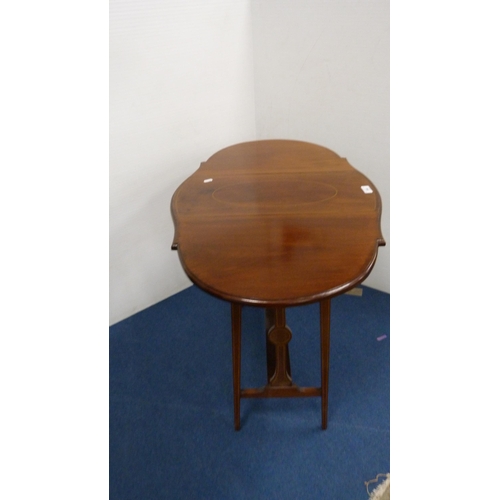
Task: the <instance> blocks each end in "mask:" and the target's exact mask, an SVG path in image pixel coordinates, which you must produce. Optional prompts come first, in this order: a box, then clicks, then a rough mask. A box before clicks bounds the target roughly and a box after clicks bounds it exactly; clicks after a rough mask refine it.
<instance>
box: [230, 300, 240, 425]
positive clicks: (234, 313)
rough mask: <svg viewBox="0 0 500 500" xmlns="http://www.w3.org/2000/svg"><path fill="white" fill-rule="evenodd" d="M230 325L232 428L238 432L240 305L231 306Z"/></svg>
mask: <svg viewBox="0 0 500 500" xmlns="http://www.w3.org/2000/svg"><path fill="white" fill-rule="evenodd" d="M231 325H232V332H233V400H234V428H235V430H237V431H239V430H240V428H241V424H240V396H241V304H234V303H232V304H231Z"/></svg>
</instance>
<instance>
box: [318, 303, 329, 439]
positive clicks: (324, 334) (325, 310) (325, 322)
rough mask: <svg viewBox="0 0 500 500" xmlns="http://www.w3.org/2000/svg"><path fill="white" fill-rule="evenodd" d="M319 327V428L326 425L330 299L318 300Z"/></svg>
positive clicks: (323, 427)
mask: <svg viewBox="0 0 500 500" xmlns="http://www.w3.org/2000/svg"><path fill="white" fill-rule="evenodd" d="M319 307H320V328H321V428H322V429H326V428H327V426H328V372H329V367H330V299H325V300H322V301H321V302H320V306H319Z"/></svg>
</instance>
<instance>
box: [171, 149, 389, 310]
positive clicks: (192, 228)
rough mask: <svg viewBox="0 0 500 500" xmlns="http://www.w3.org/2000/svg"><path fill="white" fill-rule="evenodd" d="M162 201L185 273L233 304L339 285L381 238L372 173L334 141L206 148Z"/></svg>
mask: <svg viewBox="0 0 500 500" xmlns="http://www.w3.org/2000/svg"><path fill="white" fill-rule="evenodd" d="M365 191H368V192H365ZM171 210H172V217H173V219H174V224H175V236H174V241H173V244H172V248H173V249H176V250H178V252H179V258H180V260H181V264H182V266H183V268H184V270H185V272H186V273H187V275H188V276H189V278H190V279H191V280H192V281H193V282H194V283H196V284H197V285H198V286H199V287H200V288H202V289H204V290H205V291H207V292H209V293H211V294H213V295H215V296H217V297H220V298H222V299H225V300H229V301H231V302H236V303H242V304H252V305H259V306H269V307H272V306H285V307H286V306H291V305H298V304H306V303H309V302H315V301H318V300H321V299H325V298H328V297H333V296H335V295H338V294H340V293H344V292H346V291H347V290H349V289H350V288H353V287H354V286H355V285H357V284H358V283H360V282H361V281H363V280H364V279H365V278H366V277H367V276H368V274H369V273H370V271H371V269H372V268H373V265H374V264H375V260H376V258H377V252H378V247H379V246H381V245H385V241H384V239H383V237H382V233H381V229H380V217H381V210H382V205H381V200H380V195H379V193H378V191H377V189H376V188H375V186H374V185H373V183H372V182H371V181H370V180H369V179H368V178H367V177H366V176H364V175H363V174H361V173H360V172H358V171H357V170H356V169H354V168H353V167H352V166H351V165H350V164H349V163H348V162H347V160H346V159H345V158H341V157H340V156H339V155H337V154H336V153H334V152H333V151H331V150H329V149H326V148H324V147H321V146H317V145H315V144H310V143H306V142H300V141H288V140H267V141H255V142H246V143H242V144H236V145H234V146H230V147H228V148H225V149H223V150H221V151H219V152H217V153H215V154H214V155H213V156H211V157H210V158H209V159H208V160H207V161H206V162H204V163H202V164H201V166H200V168H199V169H198V170H197V171H196V172H195V173H194V174H193V175H191V176H190V177H189V178H188V179H187V180H186V181H184V182H183V183H182V184H181V185H180V186H179V188H178V189H177V190H176V192H175V193H174V196H173V197H172V203H171Z"/></svg>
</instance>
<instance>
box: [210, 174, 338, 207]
mask: <svg viewBox="0 0 500 500" xmlns="http://www.w3.org/2000/svg"><path fill="white" fill-rule="evenodd" d="M336 194H337V189H336V188H335V187H334V186H332V185H331V184H326V183H323V182H315V181H297V180H283V179H282V180H264V179H262V180H252V181H248V182H241V183H236V184H231V185H229V186H224V187H221V188H219V189H217V190H216V191H214V193H213V197H214V199H216V200H217V201H220V202H223V203H232V204H237V205H244V204H248V203H251V204H258V205H265V206H280V205H284V204H285V205H300V204H304V203H317V202H321V201H325V200H328V199H329V198H333V197H334V196H335V195H336Z"/></svg>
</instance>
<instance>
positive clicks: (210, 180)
mask: <svg viewBox="0 0 500 500" xmlns="http://www.w3.org/2000/svg"><path fill="white" fill-rule="evenodd" d="M212 181H213V179H205V180H204V181H203V182H212Z"/></svg>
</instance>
